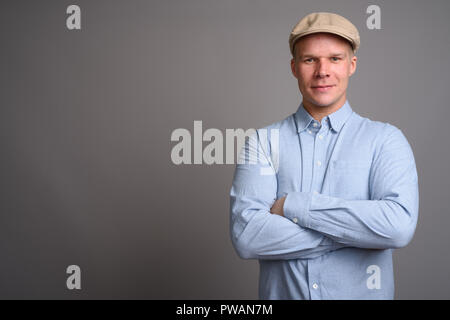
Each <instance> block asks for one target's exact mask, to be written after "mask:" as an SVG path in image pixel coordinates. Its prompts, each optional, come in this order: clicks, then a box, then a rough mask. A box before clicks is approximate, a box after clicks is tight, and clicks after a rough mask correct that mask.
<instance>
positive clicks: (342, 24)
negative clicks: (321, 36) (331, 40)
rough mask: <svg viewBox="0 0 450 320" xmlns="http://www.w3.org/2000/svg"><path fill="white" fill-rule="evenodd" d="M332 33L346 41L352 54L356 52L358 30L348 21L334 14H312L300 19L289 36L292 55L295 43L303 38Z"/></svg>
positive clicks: (358, 41) (358, 43)
mask: <svg viewBox="0 0 450 320" xmlns="http://www.w3.org/2000/svg"><path fill="white" fill-rule="evenodd" d="M318 32H326V33H333V34H336V35H338V36H341V37H342V38H344V39H346V40H348V41H349V42H350V44H351V45H352V48H353V52H356V50H358V48H359V45H360V38H359V32H358V29H356V27H355V26H354V25H353V23H351V22H350V21H349V20H347V19H346V18H344V17H343V16H340V15H338V14H335V13H329V12H314V13H310V14H308V15H307V16H306V17H304V18H303V19H301V20H300V21H299V22H298V23H297V24H296V25H295V27H294V28H293V29H292V32H291V34H290V35H289V47H290V49H291V53H292V55H294V45H295V42H296V41H297V40H298V39H300V38H301V37H303V36H306V35H308V34H312V33H318Z"/></svg>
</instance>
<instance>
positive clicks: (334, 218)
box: [284, 187, 418, 249]
mask: <svg viewBox="0 0 450 320" xmlns="http://www.w3.org/2000/svg"><path fill="white" fill-rule="evenodd" d="M405 193H407V194H405ZM284 214H285V216H286V217H287V218H289V219H294V218H295V219H296V221H298V224H299V225H301V226H303V227H305V228H309V229H312V230H315V231H317V232H320V233H322V234H324V235H326V236H328V237H330V238H331V239H333V240H335V241H337V242H339V243H342V244H344V245H349V246H354V247H360V248H372V249H387V248H399V247H403V246H406V245H407V244H408V243H409V241H410V240H411V238H412V236H413V234H414V230H415V227H416V223H417V215H418V194H417V189H416V188H414V187H412V188H411V187H410V188H408V191H404V192H403V193H402V197H401V198H399V197H396V196H389V197H386V198H385V199H382V200H345V199H340V198H336V197H329V196H325V195H321V194H313V193H304V192H293V193H290V194H288V196H287V198H286V201H285V206H284Z"/></svg>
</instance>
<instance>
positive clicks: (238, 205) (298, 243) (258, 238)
mask: <svg viewBox="0 0 450 320" xmlns="http://www.w3.org/2000/svg"><path fill="white" fill-rule="evenodd" d="M243 203H245V200H243V198H242V197H239V196H236V195H234V196H233V195H232V197H231V214H232V221H231V233H232V235H231V236H232V240H233V245H234V247H235V249H236V251H237V252H238V254H239V256H240V257H241V258H244V259H274V260H286V259H310V258H315V257H318V256H320V255H322V254H325V253H327V252H330V251H333V250H337V249H339V248H343V247H345V245H342V244H339V243H337V242H335V241H333V240H331V239H330V238H328V237H326V236H324V235H323V234H321V233H319V232H317V231H314V230H310V229H306V228H304V227H302V226H300V225H298V224H295V223H293V222H292V221H289V220H288V219H286V218H284V217H281V216H278V215H275V214H271V213H270V212H269V211H268V208H262V207H259V208H256V206H255V204H253V205H252V207H250V206H247V207H245V208H244V207H243V206H242V205H243Z"/></svg>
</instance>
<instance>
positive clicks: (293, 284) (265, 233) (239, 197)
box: [230, 101, 419, 299]
mask: <svg viewBox="0 0 450 320" xmlns="http://www.w3.org/2000/svg"><path fill="white" fill-rule="evenodd" d="M255 159H257V161H255ZM251 160H253V161H251ZM281 197H286V199H285V202H284V207H283V209H284V216H280V215H276V214H272V213H270V209H271V207H272V205H273V204H274V202H275V201H276V200H277V199H278V198H281ZM418 206H419V190H418V179H417V170H416V165H415V161H414V156H413V152H412V149H411V147H410V145H409V143H408V141H407V139H406V138H405V136H404V135H403V133H402V131H401V130H400V129H398V128H397V127H395V126H393V125H391V124H388V123H383V122H378V121H372V120H370V119H368V118H364V117H362V116H360V115H358V114H357V113H356V112H354V111H353V110H352V108H351V107H350V105H349V103H348V101H346V103H345V104H344V105H343V106H342V107H341V108H340V109H338V110H337V111H335V112H334V113H332V114H330V115H328V116H326V117H324V118H322V119H321V121H320V122H319V121H317V120H315V119H314V118H313V117H312V116H311V115H310V114H309V113H308V112H307V111H306V109H305V108H304V107H303V105H302V104H301V105H300V107H299V108H298V110H297V112H296V113H294V114H292V115H291V116H289V117H287V118H286V119H284V120H282V121H279V122H277V123H274V124H272V125H270V126H267V127H265V128H261V129H258V130H255V133H254V134H253V135H251V136H250V138H249V139H248V141H247V143H246V144H245V145H244V147H243V148H242V150H241V153H240V157H239V161H238V164H237V165H236V170H235V174H234V180H233V184H232V187H231V192H230V209H231V210H230V211H231V219H230V230H231V238H232V243H233V245H234V247H235V249H236V251H237V253H238V254H239V256H240V257H241V258H244V259H258V260H259V266H260V274H259V297H260V299H393V297H394V278H393V266H392V251H393V250H392V249H396V248H400V247H404V246H406V245H407V244H408V243H409V242H410V240H411V238H412V236H413V234H414V231H415V228H416V224H417V218H418Z"/></svg>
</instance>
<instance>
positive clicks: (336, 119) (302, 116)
mask: <svg viewBox="0 0 450 320" xmlns="http://www.w3.org/2000/svg"><path fill="white" fill-rule="evenodd" d="M352 113H353V110H352V108H351V106H350V104H349V103H348V101H345V103H344V105H343V106H342V107H340V108H339V109H338V110H336V111H335V112H333V113H331V114H329V115H328V116H326V117H325V118H328V121H329V123H330V126H331V128H333V130H334V131H336V132H339V131H340V130H341V128H342V126H343V125H344V124H345V122H346V121H347V119H348V117H349V116H350V115H351V114H352ZM295 118H296V121H297V132H301V131H303V130H305V129H306V128H308V127H309V125H310V124H311V122H312V121H315V120H314V118H313V117H312V116H311V115H310V114H309V112H308V111H306V109H305V107H304V106H303V103H301V104H300V106H299V108H298V110H297V112H296V113H295ZM322 121H323V119H322Z"/></svg>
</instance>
